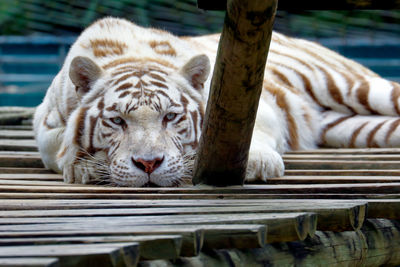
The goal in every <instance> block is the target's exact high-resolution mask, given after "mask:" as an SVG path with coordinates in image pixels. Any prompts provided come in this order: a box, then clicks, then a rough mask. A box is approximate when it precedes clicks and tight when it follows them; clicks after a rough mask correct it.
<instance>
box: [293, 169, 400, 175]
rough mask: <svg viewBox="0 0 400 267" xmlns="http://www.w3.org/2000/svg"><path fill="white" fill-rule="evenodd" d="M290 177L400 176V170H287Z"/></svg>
mask: <svg viewBox="0 0 400 267" xmlns="http://www.w3.org/2000/svg"><path fill="white" fill-rule="evenodd" d="M289 175H307V176H310V175H313V176H319V175H320V176H327V175H331V176H345V175H348V176H363V175H365V176H400V170H396V169H393V170H377V169H359V170H301V169H298V170H285V176H289Z"/></svg>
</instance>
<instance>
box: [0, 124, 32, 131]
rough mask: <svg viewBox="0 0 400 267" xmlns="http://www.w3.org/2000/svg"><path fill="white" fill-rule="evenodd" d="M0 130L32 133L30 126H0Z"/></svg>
mask: <svg viewBox="0 0 400 267" xmlns="http://www.w3.org/2000/svg"><path fill="white" fill-rule="evenodd" d="M0 130H11V131H32V130H33V127H32V125H0Z"/></svg>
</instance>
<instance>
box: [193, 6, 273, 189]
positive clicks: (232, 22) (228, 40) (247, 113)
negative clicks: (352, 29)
mask: <svg viewBox="0 0 400 267" xmlns="http://www.w3.org/2000/svg"><path fill="white" fill-rule="evenodd" d="M277 2H278V1H277V0H257V1H242V0H230V1H228V4H227V5H228V6H227V12H226V13H225V23H224V26H223V29H222V33H221V37H220V40H219V46H218V53H217V58H216V60H215V66H214V73H213V77H212V79H211V85H210V94H209V99H208V102H207V108H206V112H205V116H204V123H203V128H202V134H201V137H200V141H199V147H198V148H197V156H196V160H195V164H194V170H193V183H194V184H208V185H220V186H226V185H233V184H235V185H238V184H239V185H240V184H243V182H244V178H245V174H246V167H247V160H248V155H249V148H250V142H251V137H252V134H253V127H254V123H255V119H256V115H257V108H258V102H259V99H260V95H261V91H262V86H263V80H264V70H265V64H266V60H267V56H268V50H269V45H270V41H271V36H272V25H273V23H274V18H275V12H276V8H277ZM227 47H229V49H227ZM233 59H234V60H233ZM211 155H212V156H211Z"/></svg>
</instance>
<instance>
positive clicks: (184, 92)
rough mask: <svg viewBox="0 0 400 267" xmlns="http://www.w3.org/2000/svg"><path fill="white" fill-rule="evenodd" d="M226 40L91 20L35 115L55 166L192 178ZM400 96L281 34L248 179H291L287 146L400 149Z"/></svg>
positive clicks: (113, 179)
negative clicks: (217, 61) (287, 176)
mask: <svg viewBox="0 0 400 267" xmlns="http://www.w3.org/2000/svg"><path fill="white" fill-rule="evenodd" d="M218 40H219V35H218V34H216V35H208V36H200V37H181V38H178V37H176V36H173V35H171V34H169V33H167V32H165V31H160V30H157V29H151V28H142V27H139V26H137V25H135V24H133V23H131V22H128V21H126V20H123V19H116V18H105V19H102V20H99V21H97V22H95V23H94V24H92V25H91V26H89V27H88V28H87V29H86V30H85V31H84V32H83V33H82V34H81V35H80V37H79V38H78V39H77V41H76V42H75V43H74V45H73V46H72V47H71V50H70V51H69V53H68V55H67V58H66V60H65V63H64V65H63V67H62V69H61V71H60V72H59V73H58V75H57V76H56V77H55V78H54V80H53V83H52V84H51V86H50V88H49V89H48V91H47V94H46V96H45V99H44V100H43V103H42V104H41V105H40V106H39V107H38V108H37V111H36V114H35V117H34V130H35V136H36V140H37V143H38V147H39V151H40V153H41V156H42V159H43V162H44V163H45V165H46V167H48V168H51V169H53V170H55V171H58V172H62V173H63V176H64V180H65V181H66V182H69V183H102V184H103V183H106V184H111V185H117V186H151V185H157V186H178V185H180V184H181V183H182V182H183V181H185V180H190V178H191V171H192V168H193V157H194V155H195V152H196V148H197V145H198V141H199V137H200V134H201V126H202V122H203V117H204V107H205V104H206V101H207V98H208V88H209V84H210V79H211V78H210V76H211V75H209V73H210V72H212V70H211V66H213V65H214V62H215V57H216V50H217V46H218ZM399 95H400V87H399V85H398V84H397V83H393V82H389V81H387V80H384V79H382V78H380V77H379V76H378V75H376V74H375V73H373V72H372V71H370V70H368V69H366V68H364V67H362V66H361V65H359V64H357V63H355V62H353V61H350V60H348V59H345V58H343V57H342V56H340V55H338V54H336V53H334V52H332V51H330V50H328V49H326V48H323V47H321V46H320V45H317V44H315V43H311V42H308V41H304V40H300V39H293V38H289V37H286V36H284V35H281V34H278V33H273V37H272V43H271V48H270V53H269V57H268V62H267V68H266V71H265V79H264V84H263V93H262V95H261V98H260V103H259V109H258V113H257V118H256V124H255V128H254V133H253V138H252V143H251V147H250V153H249V164H248V169H247V175H246V180H247V181H252V180H266V179H267V178H268V177H271V176H280V175H283V171H284V165H283V161H282V157H281V154H282V153H284V152H285V151H288V150H296V149H310V148H315V147H316V146H317V145H324V146H334V147H371V146H374V147H375V146H379V147H381V146H399V145H400V144H399V140H400V136H399V134H400V133H399V130H398V129H397V128H398V127H397V126H398V124H399V119H398V118H397V117H398V114H399V104H398V101H399V100H398V96H399Z"/></svg>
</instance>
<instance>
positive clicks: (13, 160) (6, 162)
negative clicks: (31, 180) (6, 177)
mask: <svg viewBox="0 0 400 267" xmlns="http://www.w3.org/2000/svg"><path fill="white" fill-rule="evenodd" d="M0 167H18V168H24V167H27V168H44V165H43V162H42V160H41V158H40V156H39V155H25V156H22V155H2V154H0Z"/></svg>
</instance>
